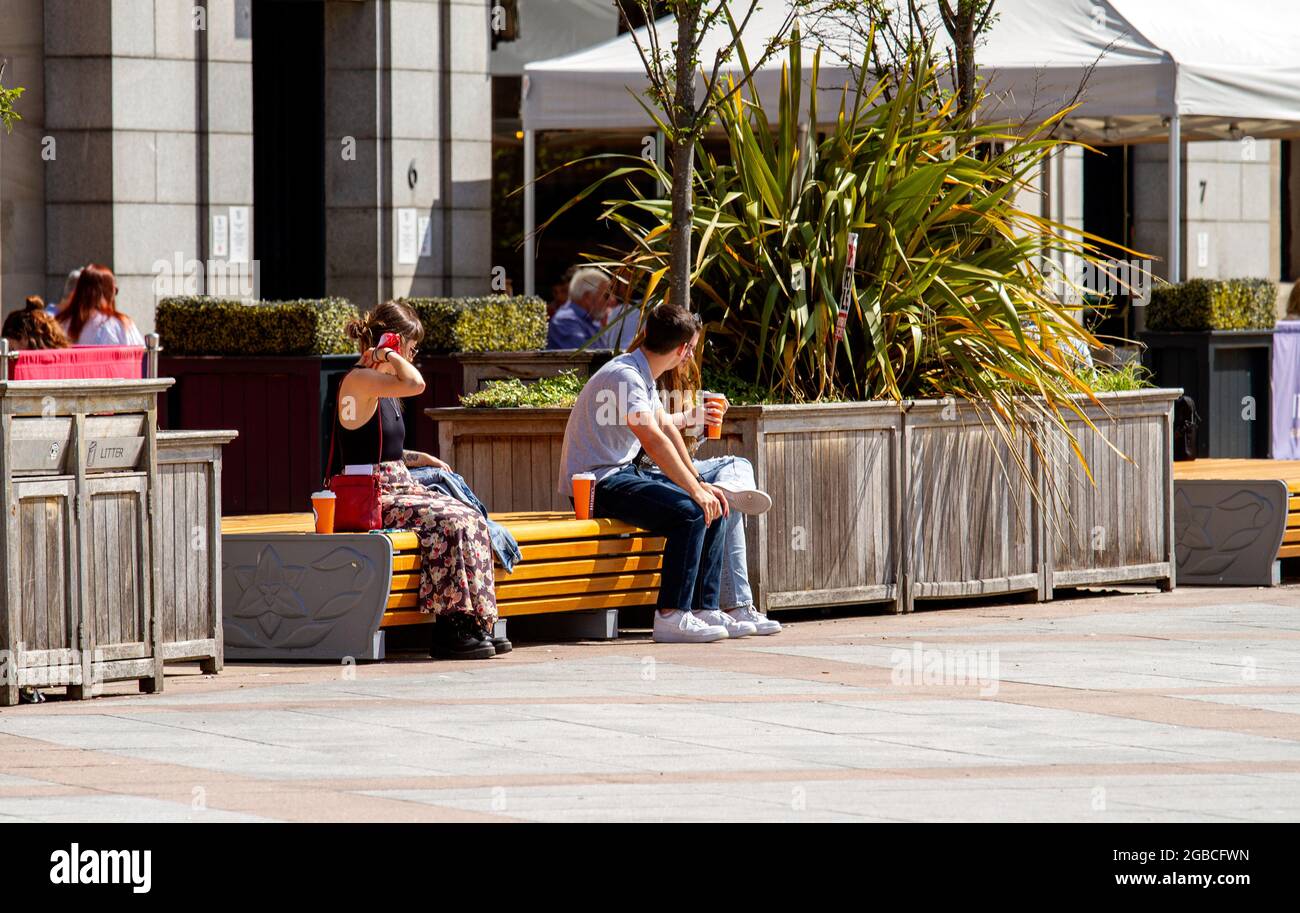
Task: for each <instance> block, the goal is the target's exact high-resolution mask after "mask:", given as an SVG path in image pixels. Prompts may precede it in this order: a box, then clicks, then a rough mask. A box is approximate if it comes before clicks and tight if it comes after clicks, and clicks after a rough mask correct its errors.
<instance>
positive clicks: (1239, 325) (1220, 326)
mask: <svg viewBox="0 0 1300 913" xmlns="http://www.w3.org/2000/svg"><path fill="white" fill-rule="evenodd" d="M1276 322H1277V283H1275V282H1273V281H1271V280H1269V279H1189V280H1188V281H1187V282H1181V283H1179V284H1178V285H1162V286H1160V287H1158V288H1156V289H1155V291H1154V292H1153V293H1152V295H1151V303H1150V304H1149V305H1148V306H1147V329H1148V330H1267V329H1271V328H1272V327H1273V325H1274V324H1275V323H1276Z"/></svg>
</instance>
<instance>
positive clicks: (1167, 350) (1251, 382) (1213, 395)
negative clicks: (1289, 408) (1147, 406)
mask: <svg viewBox="0 0 1300 913" xmlns="http://www.w3.org/2000/svg"><path fill="white" fill-rule="evenodd" d="M1142 342H1143V343H1144V344H1145V345H1146V350H1145V351H1144V352H1143V354H1142V361H1143V364H1145V365H1146V366H1147V367H1148V368H1150V369H1151V371H1152V373H1153V374H1154V379H1155V382H1156V383H1157V384H1158V385H1159V386H1161V387H1164V388H1176V387H1181V388H1183V390H1185V391H1187V394H1188V395H1189V396H1190V397H1191V398H1192V399H1193V400H1195V401H1196V411H1197V413H1198V414H1199V415H1200V416H1201V426H1200V428H1199V429H1198V430H1197V439H1196V444H1197V446H1196V455H1197V456H1201V457H1241V458H1250V459H1268V456H1269V437H1270V433H1269V432H1270V428H1271V424H1272V417H1271V408H1272V394H1271V384H1272V357H1273V356H1272V351H1273V331H1272V330H1208V331H1201V332H1190V331H1189V332H1168V333H1163V332H1162V333H1143V334H1142ZM1246 397H1251V398H1253V401H1254V417H1253V418H1246V417H1245V416H1243V412H1244V411H1245V410H1246V409H1247V400H1246V399H1245V398H1246Z"/></svg>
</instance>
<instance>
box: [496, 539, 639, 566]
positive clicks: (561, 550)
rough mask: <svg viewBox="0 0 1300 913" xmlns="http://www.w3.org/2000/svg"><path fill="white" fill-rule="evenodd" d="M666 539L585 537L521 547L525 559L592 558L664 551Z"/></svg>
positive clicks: (520, 551)
mask: <svg viewBox="0 0 1300 913" xmlns="http://www.w3.org/2000/svg"><path fill="white" fill-rule="evenodd" d="M663 550H664V540H663V539H662V538H657V537H643V536H632V537H630V538H627V539H585V540H582V539H580V540H578V541H575V542H547V543H544V544H539V545H524V546H521V547H520V549H519V553H520V554H521V555H523V560H524V561H544V560H546V559H548V558H590V557H592V556H593V555H627V554H632V553H635V552H662V551H663Z"/></svg>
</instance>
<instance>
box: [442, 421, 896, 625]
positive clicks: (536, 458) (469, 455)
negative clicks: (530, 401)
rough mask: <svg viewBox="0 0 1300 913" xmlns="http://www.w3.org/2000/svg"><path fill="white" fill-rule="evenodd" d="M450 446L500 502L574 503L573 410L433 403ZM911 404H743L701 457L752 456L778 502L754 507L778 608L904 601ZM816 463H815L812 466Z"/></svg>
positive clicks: (525, 506) (761, 578) (488, 497)
mask: <svg viewBox="0 0 1300 913" xmlns="http://www.w3.org/2000/svg"><path fill="white" fill-rule="evenodd" d="M428 414H429V417H430V418H432V419H433V420H434V421H435V422H437V425H438V435H439V441H440V447H441V451H442V453H443V454H444V456H443V458H444V459H446V460H447V461H448V462H449V463H450V464H451V466H452V468H453V469H455V470H456V471H457V472H459V473H460V474H461V475H462V476H464V477H465V480H466V481H467V482H469V484H470V487H472V488H473V489H474V491H475V492H476V493H477V494H478V495H479V497H480V498H482V499H483V501H484V503H486V504H487V505H488V508H489V509H490V510H493V511H514V510H563V511H567V510H571V509H572V507H571V505H570V504H569V502H568V499H567V498H564V497H562V496H560V495H559V494H557V493H556V491H555V487H556V481H557V478H558V474H559V466H560V449H561V446H562V444H563V441H564V426H565V423H566V422H567V421H568V418H569V410H568V409H464V408H455V409H431V410H429V413H428ZM901 426H902V417H901V413H900V411H899V409H898V407H897V405H895V404H889V403H834V404H826V405H816V406H737V407H734V408H732V409H731V410H730V411H729V412H728V413H727V423H726V425H725V427H724V435H723V439H722V440H720V441H717V442H708V443H706V444H705V446H704V447H703V448H702V449H701V453H700V456H701V457H705V458H707V457H712V456H720V455H723V454H726V453H734V454H736V455H738V456H743V457H746V458H747V459H749V460H750V461H751V462H752V463H753V464H754V472H755V476H756V479H757V481H758V484H759V486H760V487H762V488H765V489H766V490H767V491H768V492H769V493H770V494H771V495H772V499H773V507H772V510H771V511H769V512H768V513H767V514H764V515H763V516H761V517H747V518H746V521H745V522H746V537H747V542H748V544H749V576H750V584H751V586H752V587H753V589H754V592H755V596H756V598H758V599H760V600H761V601H762V603H763V605H765V606H768V607H770V608H791V607H796V606H817V605H840V604H857V603H867V602H882V601H883V602H892V603H895V605H896V606H897V605H898V604H899V603H898V600H899V597H900V592H899V588H898V579H899V578H898V568H899V555H898V548H897V542H898V529H899V522H900V519H899V507H900V503H901V502H900V499H899V490H898V487H897V485H898V475H897V465H898V458H899V436H900V431H901ZM814 470H815V471H814Z"/></svg>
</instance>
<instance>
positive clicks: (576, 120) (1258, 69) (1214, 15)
mask: <svg viewBox="0 0 1300 913" xmlns="http://www.w3.org/2000/svg"><path fill="white" fill-rule="evenodd" d="M929 2H930V4H931V5H933V0H929ZM732 3H733V4H734V5H736V6H737V8H743V7H744V6H747V4H744V5H743V6H742V4H741V3H740V2H739V0H732ZM995 12H996V21H995V23H994V25H993V27H992V29H991V30H990V32H989V33H988V35H987V36H986V38H985V39H984V40H983V43H982V44H981V45H980V46H979V48H978V50H977V53H976V62H977V64H978V66H979V69H980V75H981V78H983V79H984V80H985V86H986V88H987V90H988V92H989V93H990V100H989V102H988V103H986V106H985V108H984V109H982V111H981V116H982V117H984V118H986V119H989V120H996V121H999V122H1001V121H1006V122H1013V123H1019V122H1021V121H1029V122H1033V121H1034V120H1035V119H1040V120H1041V119H1042V118H1044V117H1047V116H1050V115H1051V114H1054V113H1055V112H1056V110H1057V109H1058V108H1060V107H1061V106H1063V105H1064V104H1066V103H1067V102H1069V101H1070V100H1071V99H1073V98H1074V96H1075V92H1076V89H1077V88H1078V86H1079V84H1080V82H1082V81H1083V79H1084V76H1085V75H1087V76H1088V79H1087V85H1086V87H1085V90H1084V93H1083V94H1082V96H1080V97H1079V99H1078V100H1079V102H1080V104H1079V107H1078V108H1077V109H1076V110H1075V111H1074V112H1073V113H1072V114H1071V116H1070V119H1069V121H1068V122H1067V123H1068V128H1069V133H1070V134H1072V135H1074V136H1077V137H1078V138H1080V139H1084V140H1088V141H1094V142H1106V143H1128V142H1151V141H1167V142H1168V143H1169V146H1170V150H1171V156H1170V161H1171V162H1172V163H1173V167H1171V168H1170V169H1169V187H1170V192H1169V221H1170V225H1171V231H1170V233H1169V235H1170V237H1169V263H1168V267H1169V277H1170V279H1173V280H1177V279H1178V278H1179V275H1180V263H1179V251H1180V248H1179V245H1180V244H1181V239H1180V236H1179V235H1180V233H1179V229H1178V226H1179V220H1180V213H1179V207H1180V204H1181V193H1180V188H1181V182H1182V177H1181V174H1180V156H1179V154H1178V152H1177V151H1178V150H1179V149H1180V148H1181V146H1180V144H1181V143H1182V142H1183V141H1186V140H1204V139H1228V138H1240V137H1255V138H1260V139H1265V138H1271V137H1280V136H1300V0H1237V2H1235V3H1230V4H1224V3H1222V2H1221V0H997V4H996V7H995ZM785 18H786V3H785V0H765V2H764V3H763V4H762V6H761V7H760V9H759V10H758V12H756V13H755V14H754V17H753V19H752V20H751V21H750V24H749V26H748V28H747V29H746V31H745V36H744V41H745V46H746V48H748V49H750V50H751V53H754V52H755V49H757V48H760V47H762V46H763V45H764V44H765V43H766V41H767V39H768V36H770V35H771V34H773V33H774V32H775V31H776V30H777V29H778V28H779V26H780V23H782V22H783V21H784V20H785ZM675 28H676V27H675V25H674V24H673V23H672V21H671V20H664V21H661V22H660V24H659V30H660V34H661V35H662V36H671V35H672V34H673V33H674V32H675ZM804 30H805V32H808V31H809V30H811V31H814V32H816V33H817V34H818V35H819V36H820V37H821V38H822V39H823V40H825V41H826V44H827V47H826V48H825V49H824V50H823V52H822V63H821V76H820V82H821V85H822V88H823V91H827V92H834V93H836V98H838V92H839V87H840V86H842V85H843V84H844V83H845V82H847V81H848V80H849V78H850V74H849V68H848V67H847V66H845V65H844V58H845V57H846V56H848V55H850V54H851V53H852V51H851V45H850V44H849V43H848V42H849V39H848V38H847V37H846V36H845V35H839V36H837V35H836V34H834V32H835V29H834V26H833V24H832V23H830V22H827V21H825V20H822V21H819V22H811V23H810V22H805V23H804ZM937 31H938V32H939V40H940V41H945V40H946V35H944V34H943V30H942V29H941V28H940V29H938V30H937ZM645 32H646V30H645V29H641V30H640V34H641V35H642V36H643V38H642V41H643V43H644V35H645ZM728 38H729V32H728V31H727V29H726V26H725V24H724V25H723V26H722V27H721V28H715V29H714V30H713V31H712V32H711V33H710V34H709V35H708V36H706V38H705V43H704V48H703V53H702V59H703V60H706V61H707V60H711V59H712V51H713V49H715V48H717V47H718V46H719V45H720V44H722V43H723V42H725V41H726V40H727V39H728ZM665 40H668V39H667V38H665ZM805 40H806V41H809V42H810V43H811V40H810V39H807V38H806V39H805ZM941 51H942V45H941ZM783 59H784V56H783V55H778V59H776V60H774V61H772V62H771V63H770V64H769V65H768V66H767V67H765V68H764V70H763V71H762V72H761V73H759V74H758V75H757V76H756V77H755V85H756V86H757V88H758V90H759V92H760V93H761V94H763V96H764V97H771V96H774V94H775V87H776V85H777V80H778V79H779V74H780V66H781V63H782V60H783ZM805 59H806V60H809V61H810V59H811V55H806V57H805ZM733 68H734V65H733ZM645 87H646V77H645V72H644V70H643V68H642V62H641V57H640V55H639V54H638V52H637V49H636V45H635V44H634V42H633V39H632V36H631V35H622V36H619V37H618V38H615V39H612V40H610V41H606V42H604V43H602V44H598V45H596V46H594V47H591V48H588V49H586V50H583V51H578V52H577V53H573V54H568V55H565V56H562V57H557V58H554V59H552V60H544V61H537V62H534V63H530V64H528V65H527V66H525V68H524V91H523V102H522V112H521V114H522V118H523V126H524V131H525V132H524V138H525V141H524V147H525V153H524V154H525V181H526V184H527V185H528V186H527V187H526V189H525V200H524V209H525V213H524V216H525V228H526V230H527V232H528V233H529V234H531V232H532V229H533V226H535V224H536V213H535V207H534V200H533V194H532V189H531V182H532V180H533V178H534V175H535V167H534V163H535V155H534V153H535V148H536V147H535V142H536V134H537V131H541V130H591V131H615V130H620V131H621V130H645V129H647V128H649V127H650V126H651V123H650V121H649V119H648V118H647V116H646V113H645V111H644V110H643V109H642V107H641V105H640V103H639V102H638V98H644V92H645ZM823 110H829V109H826V108H823ZM534 257H535V246H534V245H533V244H529V245H527V251H526V253H525V277H524V284H525V286H526V287H527V288H528V289H529V290H530V291H531V290H532V289H533V287H534V281H535V279H534V277H535V263H534Z"/></svg>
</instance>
